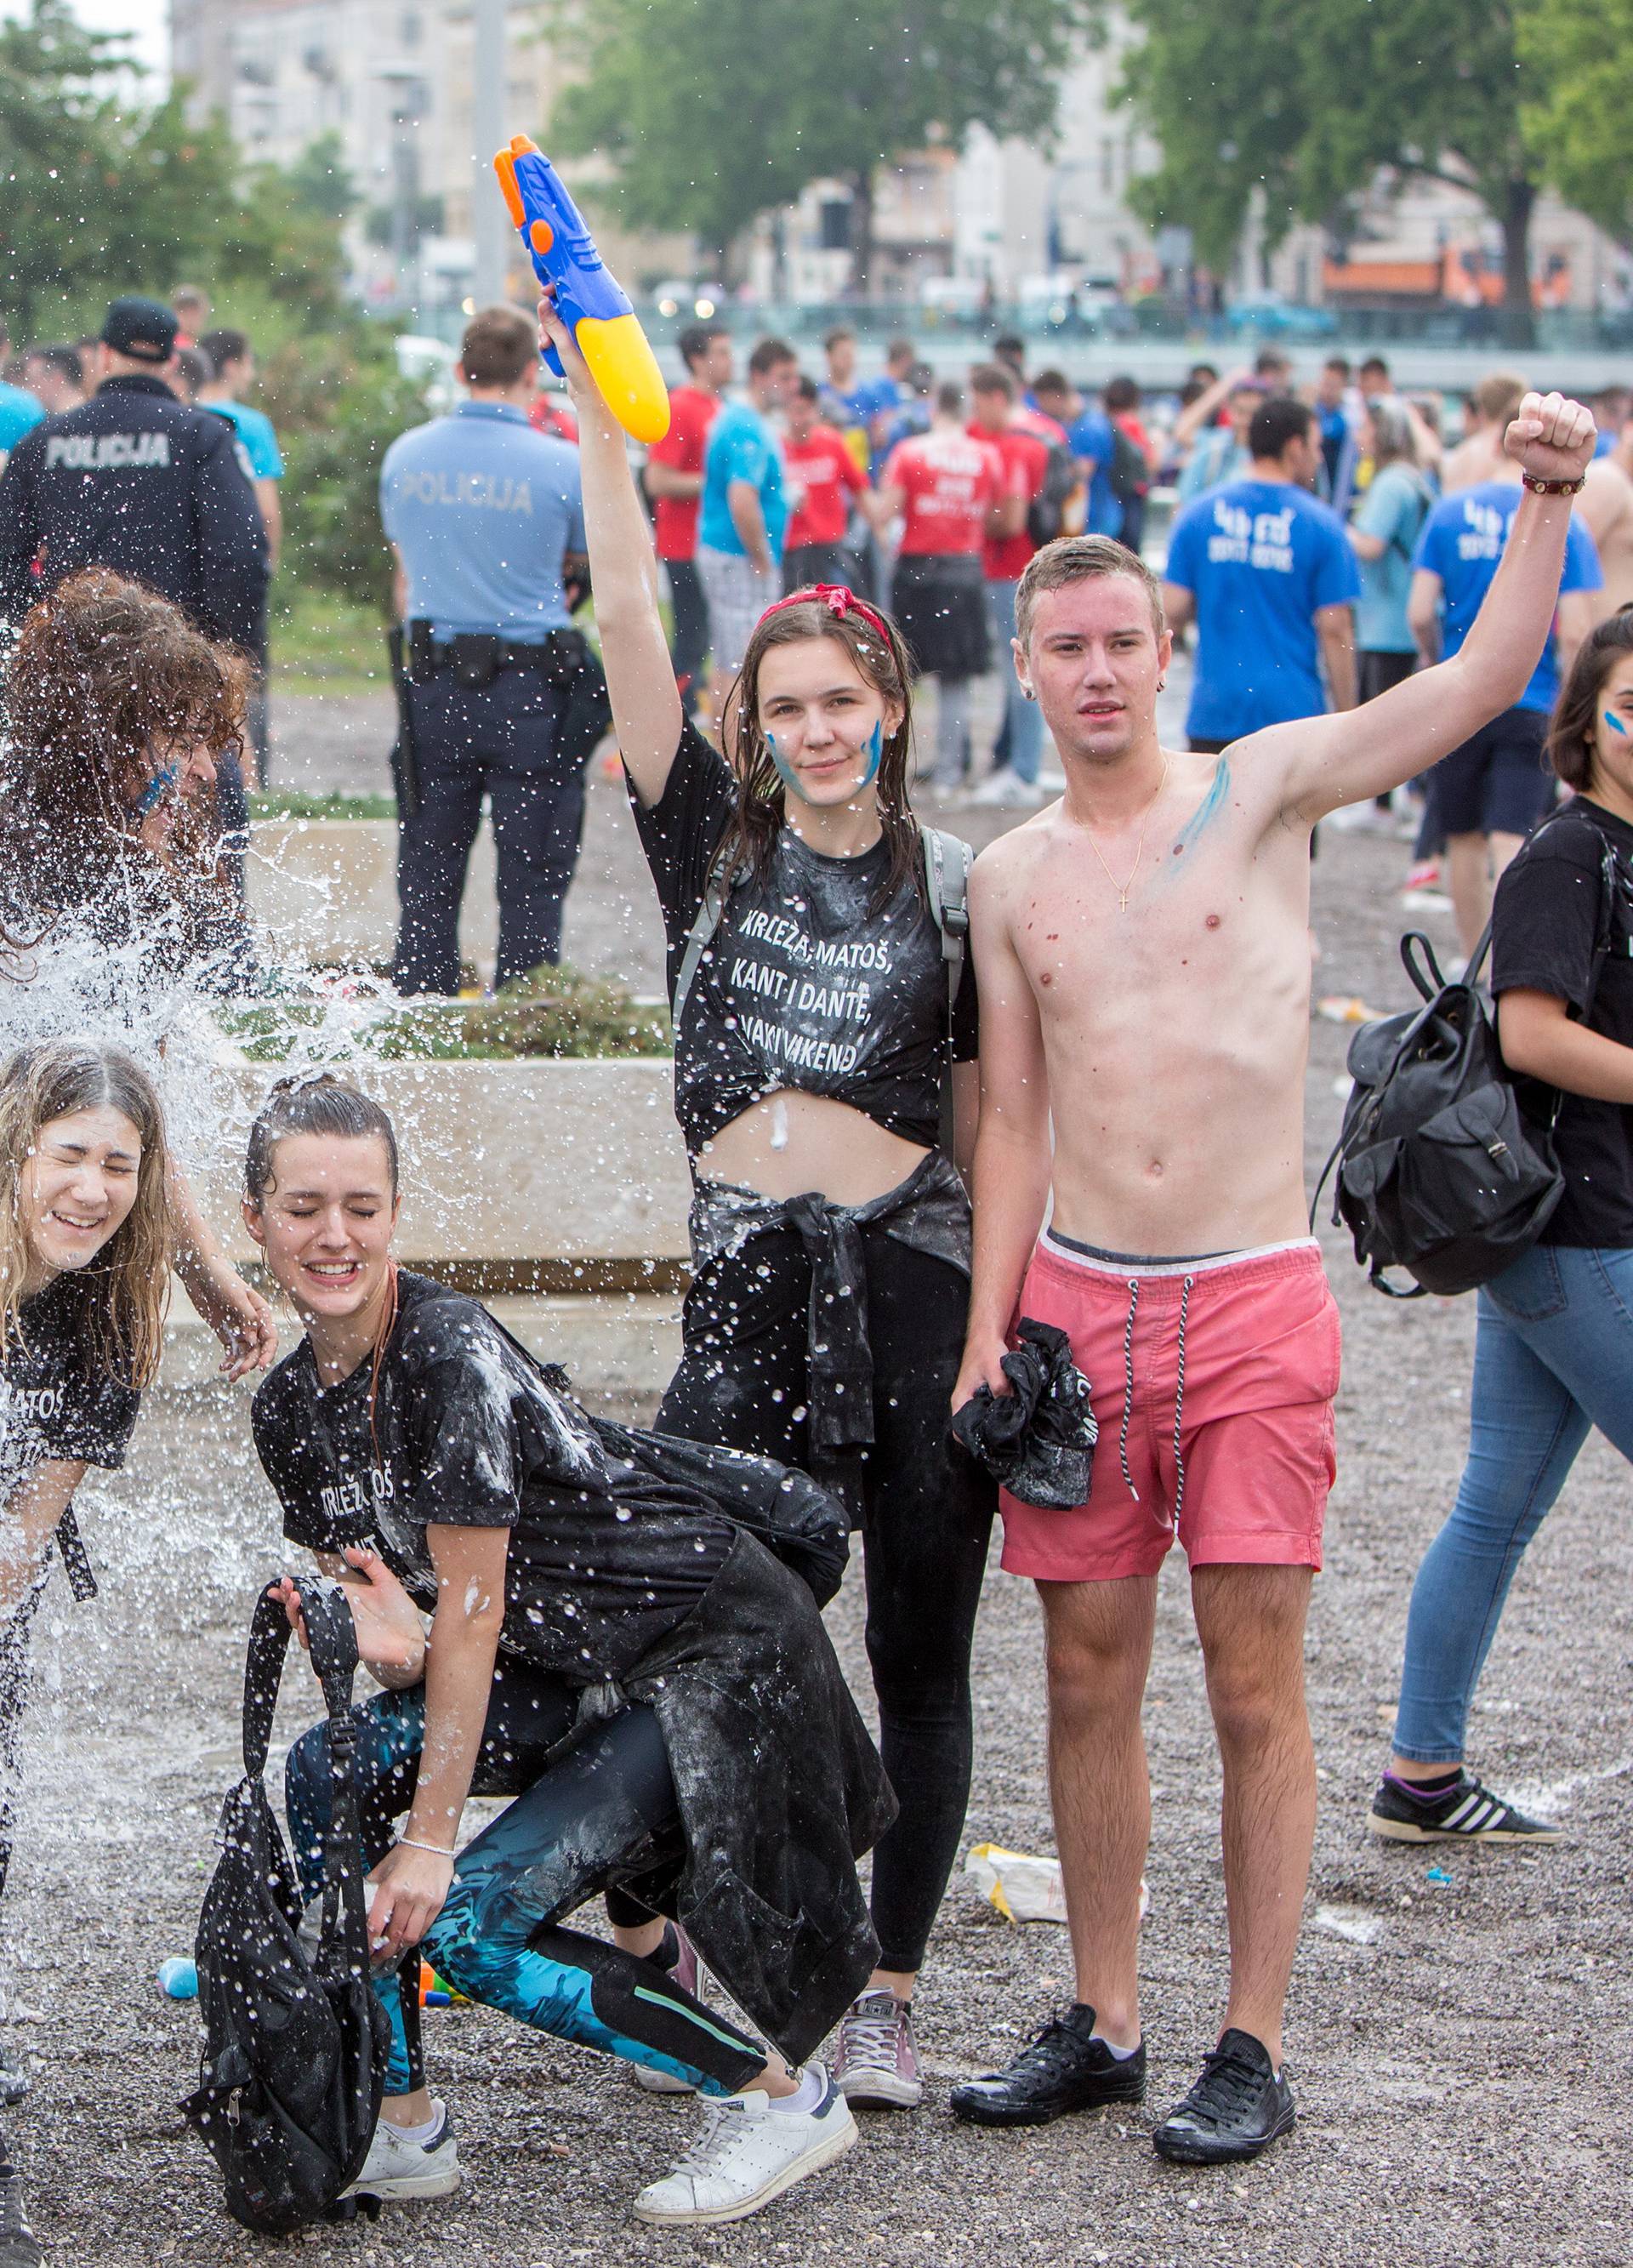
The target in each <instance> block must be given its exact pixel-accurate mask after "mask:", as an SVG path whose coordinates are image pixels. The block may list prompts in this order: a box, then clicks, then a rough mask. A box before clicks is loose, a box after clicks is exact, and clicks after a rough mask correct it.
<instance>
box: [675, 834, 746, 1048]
mask: <svg viewBox="0 0 1633 2268" xmlns="http://www.w3.org/2000/svg"><path fill="white" fill-rule="evenodd" d="M736 879H737V877H736V875H735V874H733V875H732V876H731V877H730V878H728V877H727V874H726V871H725V859H724V858H717V859H716V861H715V863H714V865H713V866H712V867H711V868H710V873H709V880H708V881H707V882H705V883H704V885H703V902H702V905H700V906H699V908H698V909H697V913H696V916H695V918H694V920H693V923H692V926H691V928H690V929H689V930H688V932H687V937H686V950H685V952H684V953H682V954H681V955H680V968H678V969H677V970H676V971H675V980H674V998H673V1000H672V1001H671V1002H670V1004H669V1022H670V1027H671V1028H672V1029H673V1030H674V1031H677V1032H678V1031H679V1030H680V1018H681V1015H682V1013H684V1011H685V1007H686V998H687V995H688V992H689V991H690V990H691V989H692V981H693V979H694V978H695V976H696V975H697V971H698V967H699V964H700V963H701V961H702V957H703V955H704V954H706V953H707V952H708V950H709V946H710V941H711V939H713V937H714V933H715V932H716V931H717V929H718V928H719V926H720V918H721V916H722V915H723V914H724V913H725V902H726V900H727V898H728V897H729V896H730V895H731V894H732V882H734V881H735V880H736Z"/></svg>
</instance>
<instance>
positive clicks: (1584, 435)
mask: <svg viewBox="0 0 1633 2268" xmlns="http://www.w3.org/2000/svg"><path fill="white" fill-rule="evenodd" d="M1594 438H1595V433H1594V426H1593V416H1592V413H1591V412H1590V411H1588V410H1586V409H1584V408H1583V407H1582V404H1581V403H1580V402H1579V401H1568V400H1567V399H1566V397H1565V396H1564V395H1563V394H1526V398H1525V400H1524V401H1522V402H1521V403H1520V405H1519V415H1518V416H1516V417H1515V419H1514V420H1513V422H1512V424H1511V425H1510V426H1509V429H1508V431H1507V432H1506V433H1505V434H1504V437H1503V446H1504V449H1505V450H1506V451H1507V453H1508V454H1509V455H1510V456H1511V457H1512V458H1513V460H1515V462H1516V463H1517V464H1518V465H1519V468H1520V469H1521V471H1522V472H1526V473H1529V474H1530V475H1531V477H1532V479H1533V480H1534V481H1577V480H1580V479H1581V477H1582V475H1583V474H1584V473H1585V471H1586V470H1587V468H1588V465H1589V463H1590V462H1591V460H1592V459H1593V442H1594Z"/></svg>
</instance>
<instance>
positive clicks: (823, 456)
mask: <svg viewBox="0 0 1633 2268" xmlns="http://www.w3.org/2000/svg"><path fill="white" fill-rule="evenodd" d="M783 471H784V474H785V476H786V478H787V481H788V495H789V501H790V503H791V505H792V506H793V510H792V512H791V517H790V519H789V523H788V534H787V537H786V539H785V541H784V549H786V550H789V551H798V549H799V547H800V545H801V544H803V543H837V542H838V541H839V540H840V538H841V537H842V535H843V534H844V532H845V527H846V524H847V522H848V521H849V519H850V499H851V497H853V496H855V495H856V494H857V491H858V490H861V489H864V488H865V487H866V486H867V482H866V480H865V479H864V477H863V475H862V474H861V472H860V471H859V470H858V469H857V460H856V459H855V458H854V457H853V456H852V455H851V453H850V450H849V449H848V448H847V447H846V446H845V438H844V436H843V434H842V433H841V432H840V431H839V430H838V429H837V427H835V426H833V425H813V427H812V428H811V431H810V433H809V435H808V436H807V438H805V440H803V441H792V440H789V439H787V438H784V439H783Z"/></svg>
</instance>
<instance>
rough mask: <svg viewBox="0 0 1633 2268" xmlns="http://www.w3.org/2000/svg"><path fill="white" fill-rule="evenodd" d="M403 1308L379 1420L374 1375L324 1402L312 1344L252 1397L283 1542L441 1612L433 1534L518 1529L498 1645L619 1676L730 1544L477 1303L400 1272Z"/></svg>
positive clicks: (682, 1609)
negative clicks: (383, 1580) (384, 1569)
mask: <svg viewBox="0 0 1633 2268" xmlns="http://www.w3.org/2000/svg"><path fill="white" fill-rule="evenodd" d="M398 1300H399V1307H398V1314H397V1320H396V1322H395V1324H394V1328H393V1330H392V1335H391V1337H390V1340H389V1342H388V1344H387V1345H386V1351H385V1354H384V1356H383V1358H382V1359H381V1362H380V1366H379V1388H378V1392H377V1394H376V1395H375V1401H374V1409H373V1413H372V1419H371V1413H370V1407H369V1402H370V1381H371V1371H372V1365H371V1363H369V1362H364V1363H362V1364H360V1365H359V1366H358V1367H357V1369H356V1370H355V1371H353V1372H352V1373H351V1375H350V1376H349V1378H347V1379H344V1380H342V1382H341V1383H340V1384H339V1385H338V1386H332V1387H325V1386H323V1385H322V1384H321V1383H320V1380H319V1376H318V1369H317V1364H316V1362H315V1360H314V1359H313V1351H312V1342H311V1340H310V1339H303V1340H302V1341H301V1343H300V1344H299V1345H298V1347H296V1348H295V1350H294V1351H293V1352H292V1353H291V1354H289V1355H286V1356H285V1357H284V1359H283V1361H282V1362H280V1363H279V1364H278V1366H277V1367H276V1369H275V1370H274V1371H273V1372H272V1373H271V1374H270V1375H269V1376H268V1378H267V1380H266V1381H265V1382H264V1383H263V1384H262V1385H261V1388H260V1389H259V1391H258V1392H257V1394H256V1395H255V1399H254V1407H253V1411H252V1417H253V1423H254V1435H255V1447H256V1450H257V1453H258V1454H259V1455H260V1458H261V1464H262V1466H263V1467H264V1469H265V1470H266V1474H267V1477H268V1480H269V1481H270V1482H271V1483H272V1485H273V1487H274V1489H275V1490H276V1491H277V1495H278V1499H279V1501H280V1502H281V1504H282V1505H283V1533H284V1535H286V1536H287V1537H288V1538H289V1539H290V1541H291V1543H298V1544H303V1545H305V1547H306V1548H307V1549H308V1550H313V1551H327V1552H338V1551H340V1550H342V1549H343V1548H344V1547H345V1546H346V1545H347V1544H349V1543H357V1544H367V1545H369V1546H370V1547H371V1548H372V1549H374V1550H378V1551H379V1554H380V1557H382V1558H383V1559H384V1560H385V1561H386V1565H388V1566H389V1567H390V1568H391V1569H392V1570H393V1571H394V1573H395V1574H396V1575H397V1576H399V1577H400V1579H401V1581H402V1583H403V1585H404V1587H405V1588H406V1589H407V1590H408V1593H409V1594H410V1595H411V1596H412V1597H413V1598H414V1599H415V1601H416V1603H417V1604H418V1605H420V1606H421V1607H423V1608H424V1609H426V1610H427V1611H430V1610H431V1609H434V1608H435V1606H436V1603H437V1583H436V1575H435V1571H434V1569H433V1566H432V1562H431V1556H430V1548H429V1546H428V1544H427V1542H426V1535H425V1531H426V1529H427V1528H428V1527H432V1526H447V1527H456V1528H508V1529H509V1530H510V1543H509V1549H508V1556H507V1560H506V1568H505V1615H504V1631H503V1634H502V1637H501V1640H500V1643H501V1645H502V1646H504V1648H505V1649H506V1650H507V1651H508V1652H511V1653H522V1654H526V1655H528V1656H530V1657H531V1658H532V1659H533V1660H534V1661H539V1662H541V1663H543V1664H544V1665H545V1666H547V1667H548V1668H552V1669H555V1670H556V1671H558V1672H559V1673H560V1674H561V1675H563V1676H565V1677H567V1678H570V1679H571V1680H574V1681H575V1682H577V1683H585V1684H589V1683H595V1682H596V1681H597V1680H599V1679H600V1678H602V1677H620V1676H622V1675H626V1674H627V1673H628V1672H629V1670H630V1669H632V1668H634V1666H635V1665H636V1662H638V1661H640V1659H641V1657H642V1656H643V1655H644V1654H645V1653H647V1652H648V1651H649V1650H650V1648H651V1646H653V1645H654V1644H655V1643H656V1642H657V1641H658V1638H662V1637H663V1636H665V1635H666V1633H667V1632H668V1631H671V1630H673V1628H674V1627H675V1625H676V1624H678V1623H680V1622H681V1621H682V1620H684V1618H685V1617H686V1616H687V1615H688V1614H689V1613H690V1612H691V1610H692V1609H693V1608H694V1607H695V1605H696V1604H697V1602H698V1601H699V1600H700V1599H701V1598H702V1595H703V1594H704V1593H705V1592H706V1591H707V1590H708V1588H709V1587H710V1583H711V1582H712V1581H713V1580H714V1578H715V1576H716V1575H717V1573H718V1572H719V1571H720V1568H721V1567H722V1566H723V1565H725V1559H726V1557H727V1554H728V1553H729V1551H730V1550H731V1548H732V1543H733V1540H734V1531H733V1529H732V1528H731V1526H730V1525H729V1523H728V1522H727V1521H725V1520H724V1519H722V1518H721V1517H720V1515H719V1513H717V1511H716V1510H715V1508H714V1507H713V1506H711V1505H710V1504H708V1503H707V1502H706V1501H705V1500H704V1499H702V1498H701V1497H699V1496H697V1495H695V1493H693V1492H692V1491H690V1490H688V1489H687V1488H685V1487H683V1486H680V1485H672V1484H665V1483H664V1482H662V1481H659V1480H657V1479H655V1478H654V1477H653V1476H651V1474H649V1473H647V1472H644V1471H642V1470H639V1469H636V1467H635V1466H634V1465H632V1464H630V1463H629V1462H626V1461H625V1460H623V1459H622V1458H621V1457H619V1456H618V1455H617V1454H615V1453H614V1451H613V1450H612V1449H610V1448H609V1447H607V1444H606V1443H604V1442H603V1440H601V1439H600V1435H599V1434H598V1432H597V1431H596V1429H595V1427H594V1425H593V1423H592V1420H591V1419H590V1418H589V1417H588V1416H587V1415H586V1413H585V1411H584V1410H581V1409H580V1408H579V1407H578V1405H577V1403H575V1402H574V1401H573V1400H572V1398H571V1397H570V1395H568V1394H567V1393H566V1392H565V1391H564V1390H563V1389H562V1388H559V1387H558V1386H557V1385H556V1384H555V1379H554V1374H552V1375H547V1374H546V1373H544V1372H543V1371H542V1370H541V1368H540V1367H539V1366H538V1365H537V1364H535V1363H534V1362H533V1360H532V1359H531V1358H530V1357H529V1356H528V1355H527V1354H526V1352H525V1351H523V1350H522V1349H520V1348H519V1347H518V1346H517V1345H516V1344H514V1342H512V1341H511V1340H510V1339H509V1338H507V1337H506V1336H505V1335H504V1332H503V1331H502V1330H501V1329H499V1327H498V1325H497V1323H496V1322H494V1320H493V1318H492V1316H491V1315H489V1314H488V1312H487V1311H486V1309H485V1308H483V1307H481V1306H479V1305H478V1303H477V1302H476V1301H475V1300H470V1299H467V1298H466V1297H464V1295H463V1294H461V1293H460V1292H450V1291H447V1290H445V1288H444V1287H443V1286H442V1285H438V1284H434V1283H431V1282H430V1281H429V1280H428V1279H427V1278H424V1277H423V1276H415V1275H410V1274H409V1273H408V1271H407V1270H404V1271H403V1273H402V1274H401V1276H400V1277H399V1279H398Z"/></svg>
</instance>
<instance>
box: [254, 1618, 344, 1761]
mask: <svg viewBox="0 0 1633 2268" xmlns="http://www.w3.org/2000/svg"><path fill="white" fill-rule="evenodd" d="M297 1588H298V1590H299V1592H300V1604H301V1612H302V1614H303V1616H305V1624H306V1635H307V1637H308V1638H309V1639H310V1640H311V1642H312V1666H313V1668H314V1669H315V1670H316V1671H317V1673H318V1675H319V1677H320V1680H321V1681H322V1684H323V1699H324V1704H325V1705H326V1707H327V1710H328V1712H329V1722H330V1726H331V1727H332V1728H338V1727H340V1726H341V1725H342V1723H344V1725H345V1727H346V1742H347V1746H348V1749H349V1743H350V1733H351V1728H350V1724H349V1710H350V1707H351V1681H352V1677H353V1675H354V1673H355V1672H356V1670H357V1625H356V1624H354V1623H353V1621H352V1619H351V1609H350V1608H349V1606H348V1605H347V1604H346V1602H345V1600H344V1599H343V1598H342V1597H341V1596H340V1595H339V1587H338V1586H337V1585H335V1584H332V1583H304V1584H298V1586H297ZM291 1635H292V1633H291V1630H290V1626H289V1617H288V1616H286V1615H285V1613H284V1611H283V1601H282V1600H281V1599H276V1598H273V1597H272V1596H271V1595H270V1594H268V1593H267V1592H264V1591H263V1592H262V1594H261V1597H260V1598H259V1599H258V1600H257V1601H256V1602H255V1614H254V1621H253V1622H252V1623H251V1624H250V1629H249V1651H248V1653H247V1654H246V1658H245V1662H244V1770H245V1771H246V1774H247V1775H248V1777H249V1778H251V1779H259V1778H261V1774H262V1772H264V1771H266V1769H267V1750H268V1746H269V1744H270V1742H271V1738H272V1712H273V1711H274V1710H275V1709H276V1706H277V1700H278V1686H279V1683H280V1682H281V1680H282V1678H283V1658H284V1656H285V1654H286V1653H288V1651H289V1642H290V1638H291Z"/></svg>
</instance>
